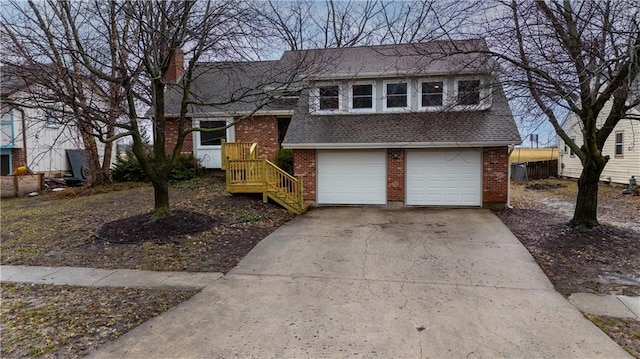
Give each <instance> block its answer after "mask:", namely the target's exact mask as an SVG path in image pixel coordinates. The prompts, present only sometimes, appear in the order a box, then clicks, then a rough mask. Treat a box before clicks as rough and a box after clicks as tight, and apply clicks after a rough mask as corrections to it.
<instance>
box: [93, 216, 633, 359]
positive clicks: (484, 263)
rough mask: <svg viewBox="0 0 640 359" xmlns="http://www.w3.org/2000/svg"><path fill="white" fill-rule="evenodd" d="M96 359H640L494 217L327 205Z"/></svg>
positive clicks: (287, 227) (282, 230)
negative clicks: (565, 293)
mask: <svg viewBox="0 0 640 359" xmlns="http://www.w3.org/2000/svg"><path fill="white" fill-rule="evenodd" d="M90 357H94V358H132V357H133V358H150V357H153V358H178V357H180V358H230V357H238V358H345V357H350V358H505V357H506V358H511V357H545V358H546V357H550V358H630V356H629V354H628V353H627V352H625V351H624V350H623V349H622V348H621V347H620V346H618V345H617V344H616V343H614V342H613V341H612V340H611V339H610V338H609V337H608V336H607V335H606V334H604V333H603V332H602V331H600V330H599V329H598V328H597V327H596V326H595V325H593V324H592V323H591V322H590V321H589V320H588V319H586V318H585V317H584V316H583V315H582V314H581V313H580V312H579V311H578V310H577V309H576V308H575V307H574V306H573V305H571V303H569V302H568V301H567V300H566V299H565V298H563V297H562V296H561V295H560V294H559V293H558V292H556V291H555V290H554V289H553V286H552V285H551V283H550V282H549V280H548V279H547V277H546V276H545V275H544V273H543V272H542V270H541V269H540V267H539V266H538V265H537V264H536V263H535V261H534V260H533V258H532V257H531V255H530V254H529V253H528V252H527V250H526V249H525V248H524V247H523V246H522V244H520V242H519V241H518V240H517V239H516V238H515V237H514V236H513V234H512V233H511V232H510V231H509V230H508V229H507V228H506V227H505V226H504V224H502V222H500V220H499V219H497V218H496V217H495V216H494V215H493V214H492V213H491V212H489V211H485V210H428V209H396V210H394V209H380V208H322V209H314V210H312V211H310V212H309V213H307V214H306V215H305V216H301V217H297V218H296V219H295V220H293V221H292V222H290V223H288V224H287V225H285V226H283V227H281V228H279V229H278V230H276V231H275V232H273V233H272V234H271V235H269V236H268V237H267V238H265V239H264V240H262V241H261V242H260V243H259V244H258V245H257V246H256V247H255V248H254V249H253V250H252V251H251V252H250V253H249V254H248V255H247V256H246V257H245V258H244V259H243V260H242V261H241V262H240V264H239V265H238V266H237V267H236V268H235V269H234V270H232V271H231V272H230V273H228V274H227V275H226V276H224V277H223V278H221V279H220V280H218V281H216V282H215V283H214V284H213V285H211V286H208V287H206V288H205V289H204V290H202V291H201V292H200V293H198V294H196V295H195V296H193V297H192V298H191V299H190V300H188V301H186V302H183V303H182V304H180V305H178V306H176V307H174V308H172V309H170V310H169V311H167V312H165V313H163V314H162V315H160V316H159V317H156V318H154V319H152V320H150V321H148V322H146V323H144V324H142V325H141V326H139V327H137V328H135V329H134V330H132V331H130V332H129V333H127V334H125V335H124V336H122V337H120V338H119V339H118V340H116V341H114V342H111V343H107V344H105V345H103V346H102V347H100V348H99V349H98V350H97V351H96V352H93V353H92V354H91V355H90Z"/></svg>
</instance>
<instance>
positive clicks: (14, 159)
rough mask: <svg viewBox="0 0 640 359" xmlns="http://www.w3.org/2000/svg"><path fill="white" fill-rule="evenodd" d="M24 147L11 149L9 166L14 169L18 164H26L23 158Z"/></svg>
mask: <svg viewBox="0 0 640 359" xmlns="http://www.w3.org/2000/svg"><path fill="white" fill-rule="evenodd" d="M24 155H25V152H24V148H13V149H11V168H12V171H15V170H16V168H18V167H20V166H27V159H26V158H25V156H24Z"/></svg>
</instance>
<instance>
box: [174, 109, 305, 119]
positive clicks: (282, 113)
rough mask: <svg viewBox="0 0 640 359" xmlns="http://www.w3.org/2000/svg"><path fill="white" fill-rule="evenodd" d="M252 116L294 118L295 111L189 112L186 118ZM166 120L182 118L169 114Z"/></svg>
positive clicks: (177, 114) (176, 114)
mask: <svg viewBox="0 0 640 359" xmlns="http://www.w3.org/2000/svg"><path fill="white" fill-rule="evenodd" d="M248 114H251V116H269V115H271V116H292V115H293V110H273V111H256V112H252V111H246V112H233V113H231V112H198V113H193V112H188V113H187V114H185V117H193V118H206V117H225V118H228V117H236V116H244V115H248ZM165 117H166V118H171V117H180V114H179V113H167V114H165Z"/></svg>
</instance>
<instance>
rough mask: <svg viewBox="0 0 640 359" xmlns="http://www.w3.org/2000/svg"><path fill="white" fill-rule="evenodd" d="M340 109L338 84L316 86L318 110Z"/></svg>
mask: <svg viewBox="0 0 640 359" xmlns="http://www.w3.org/2000/svg"><path fill="white" fill-rule="evenodd" d="M339 109H340V86H338V85H327V86H318V110H320V111H335V110H339Z"/></svg>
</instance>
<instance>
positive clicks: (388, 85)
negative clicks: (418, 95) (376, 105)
mask: <svg viewBox="0 0 640 359" xmlns="http://www.w3.org/2000/svg"><path fill="white" fill-rule="evenodd" d="M410 105H411V104H410V97H409V83H408V82H385V83H384V108H385V109H388V110H396V109H397V110H408V109H409V108H410Z"/></svg>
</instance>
